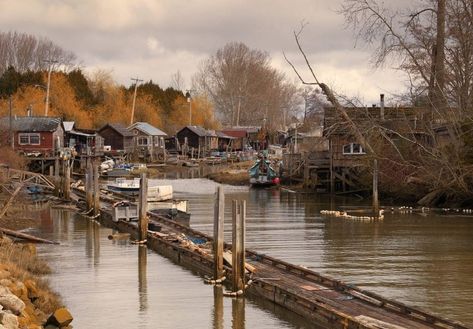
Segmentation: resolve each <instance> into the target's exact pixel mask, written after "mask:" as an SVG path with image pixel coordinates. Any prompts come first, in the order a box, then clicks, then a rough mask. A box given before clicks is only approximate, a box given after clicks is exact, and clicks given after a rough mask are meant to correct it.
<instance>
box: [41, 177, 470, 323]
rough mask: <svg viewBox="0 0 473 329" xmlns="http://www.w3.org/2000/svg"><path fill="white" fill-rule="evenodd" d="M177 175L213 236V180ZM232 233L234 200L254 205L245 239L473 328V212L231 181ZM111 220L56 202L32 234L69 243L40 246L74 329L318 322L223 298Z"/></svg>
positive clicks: (176, 183)
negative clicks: (372, 218) (346, 216)
mask: <svg viewBox="0 0 473 329" xmlns="http://www.w3.org/2000/svg"><path fill="white" fill-rule="evenodd" d="M153 184H172V185H173V187H174V191H175V195H176V197H179V198H186V199H188V200H189V202H190V210H191V213H192V216H191V227H193V228H195V229H197V230H200V231H203V232H205V233H209V234H211V233H212V223H213V202H214V201H213V200H214V199H213V193H214V191H215V186H216V184H215V183H214V182H212V181H209V180H205V179H177V180H154V181H152V182H151V185H153ZM225 197H226V205H225V209H226V210H225V216H226V219H227V220H226V226H225V239H226V241H230V240H231V225H230V223H229V219H230V218H231V213H230V210H231V200H232V199H245V200H246V202H247V224H246V229H247V234H246V243H247V248H250V249H254V250H257V251H259V252H261V253H265V254H268V255H271V256H274V257H277V258H281V259H283V260H286V261H288V262H290V263H294V264H299V265H303V266H305V267H307V268H310V269H313V270H315V271H318V272H321V273H323V274H326V275H329V276H332V277H335V278H338V279H342V280H344V281H345V282H347V283H351V284H355V285H358V286H360V287H362V288H365V289H368V290H371V291H374V292H377V293H379V294H381V295H383V296H385V297H388V298H393V299H396V300H397V301H401V302H404V303H407V304H408V305H412V306H416V307H420V308H422V309H425V310H428V311H431V312H435V313H438V314H440V315H442V316H444V317H448V318H450V319H452V320H459V321H462V322H464V323H465V324H467V325H470V326H473V312H471V304H472V302H473V297H472V296H473V276H472V275H471V273H473V217H470V216H462V215H460V214H458V215H439V214H429V215H427V216H422V215H420V214H397V213H396V214H394V213H393V214H391V213H389V212H388V213H386V215H385V219H384V221H381V222H359V221H348V220H343V219H339V218H325V217H322V216H320V210H322V209H329V208H330V207H331V206H332V207H335V208H339V207H358V206H360V205H366V201H359V200H357V199H348V198H336V199H335V200H330V199H329V198H327V197H324V196H315V195H311V194H296V193H289V192H287V191H283V190H279V189H272V190H264V189H249V188H248V187H232V186H225ZM111 232H112V230H111V229H108V228H105V227H102V226H100V225H99V224H97V223H95V222H91V221H89V220H87V219H85V218H82V217H81V216H79V215H73V214H71V213H69V212H67V211H59V210H47V211H43V212H42V215H41V226H40V228H39V229H38V230H37V232H35V233H36V234H39V235H41V236H42V237H45V238H50V239H54V240H58V241H60V242H61V246H49V245H48V246H46V245H44V246H41V247H39V248H38V249H39V253H40V254H42V255H44V256H46V257H48V259H49V261H50V264H51V266H52V268H53V270H54V273H53V274H52V275H51V276H49V278H50V282H51V284H52V286H53V288H54V289H55V290H57V291H59V292H60V293H61V295H62V296H63V298H64V302H65V304H66V305H67V306H68V307H69V308H70V309H71V312H72V313H73V315H74V316H75V320H74V322H73V323H74V327H75V328H92V327H100V328H190V327H193V328H309V327H311V324H310V323H308V322H306V321H304V320H302V319H300V318H299V317H297V316H295V315H293V314H291V313H289V312H286V311H285V310H283V309H281V308H278V307H274V306H272V305H267V304H266V303H262V302H261V301H259V300H252V299H247V300H245V301H236V300H232V299H230V298H222V297H221V295H220V294H221V291H219V290H218V289H214V288H213V287H211V286H208V285H204V284H203V281H202V278H201V277H199V276H197V275H196V274H195V273H193V272H191V271H189V270H186V269H184V268H182V267H180V266H178V265H176V264H174V263H172V262H171V261H170V260H168V259H166V258H164V257H162V256H160V255H158V254H156V253H154V252H153V251H149V250H147V249H146V248H140V247H138V246H136V245H132V244H129V243H128V242H127V241H115V240H113V241H111V240H108V239H107V236H108V235H109V234H110V233H111Z"/></svg>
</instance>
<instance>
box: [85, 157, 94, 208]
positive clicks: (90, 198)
mask: <svg viewBox="0 0 473 329" xmlns="http://www.w3.org/2000/svg"><path fill="white" fill-rule="evenodd" d="M93 177H94V171H93V168H92V163H91V160H90V159H88V161H87V166H86V171H85V202H86V204H87V210H90V209H92V208H93V207H94V195H93V193H94V191H95V190H94V189H93Z"/></svg>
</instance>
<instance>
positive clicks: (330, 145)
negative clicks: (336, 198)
mask: <svg viewBox="0 0 473 329" xmlns="http://www.w3.org/2000/svg"><path fill="white" fill-rule="evenodd" d="M328 145H329V157H330V159H329V160H330V194H334V193H335V177H334V174H333V143H332V140H331V139H330V140H329V144H328Z"/></svg>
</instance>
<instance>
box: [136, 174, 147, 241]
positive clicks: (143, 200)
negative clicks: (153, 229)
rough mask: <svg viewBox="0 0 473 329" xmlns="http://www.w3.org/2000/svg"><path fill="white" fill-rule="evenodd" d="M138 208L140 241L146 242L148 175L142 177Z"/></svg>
mask: <svg viewBox="0 0 473 329" xmlns="http://www.w3.org/2000/svg"><path fill="white" fill-rule="evenodd" d="M138 202H139V206H138V211H139V214H138V231H139V232H138V234H139V236H138V240H139V241H145V240H146V238H147V237H148V215H147V214H146V213H147V212H148V179H147V178H146V173H141V175H140V195H139V201H138Z"/></svg>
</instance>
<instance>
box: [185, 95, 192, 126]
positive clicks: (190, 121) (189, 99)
mask: <svg viewBox="0 0 473 329" xmlns="http://www.w3.org/2000/svg"><path fill="white" fill-rule="evenodd" d="M191 91H192V90H191V89H187V90H186V97H187V102H188V103H189V126H192V95H191Z"/></svg>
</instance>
